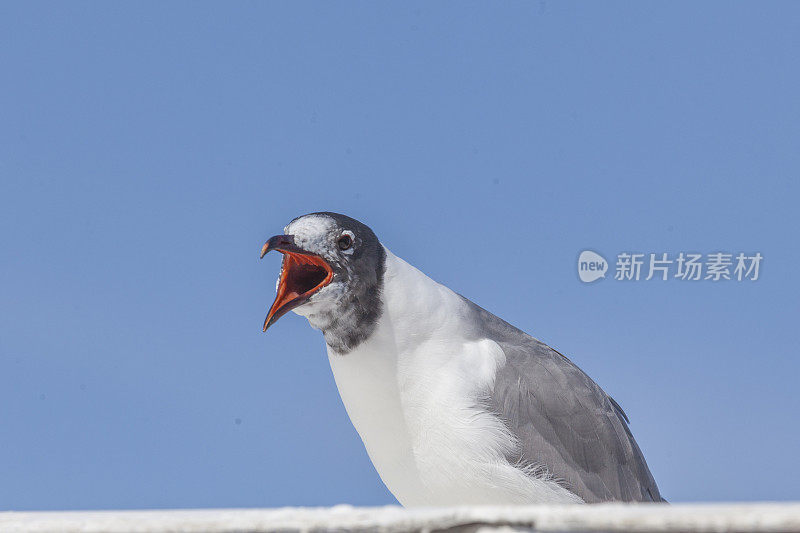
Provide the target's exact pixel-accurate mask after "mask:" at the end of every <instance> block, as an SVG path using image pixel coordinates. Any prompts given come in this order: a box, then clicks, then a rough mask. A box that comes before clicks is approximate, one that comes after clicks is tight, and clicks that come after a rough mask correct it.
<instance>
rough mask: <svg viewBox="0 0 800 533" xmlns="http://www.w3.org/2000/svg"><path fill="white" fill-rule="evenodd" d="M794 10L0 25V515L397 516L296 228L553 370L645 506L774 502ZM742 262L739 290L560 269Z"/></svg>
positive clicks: (132, 10) (177, 18) (181, 17)
mask: <svg viewBox="0 0 800 533" xmlns="http://www.w3.org/2000/svg"><path fill="white" fill-rule="evenodd" d="M798 28H800V4H798V3H796V2H794V3H792V2H785V3H777V2H771V3H763V2H753V3H744V2H736V3H730V2H703V3H699V4H698V3H695V2H685V3H669V4H667V3H664V4H654V3H640V2H626V3H588V2H587V3H582V4H575V3H561V2H507V3H489V2H486V3H469V2H458V3H456V2H452V3H434V4H431V3H428V2H419V3H411V2H403V3H399V2H396V3H371V2H362V3H331V2H319V3H302V2H283V3H277V2H273V3H264V2H247V3H244V2H239V3H224V4H223V3H218V4H210V3H198V2H169V3H166V4H164V3H155V2H152V3H139V2H128V3H125V4H123V3H118V2H115V3H101V2H93V3H80V2H78V3H75V2H72V3H40V2H18V3H12V2H3V3H2V4H0V79H1V80H2V95H1V96H0V179H1V180H2V188H0V223H1V224H0V237H1V238H2V247H0V250H2V251H0V254H2V261H1V262H0V275H2V284H0V294H1V295H2V305H0V432H1V433H0V509H76V508H142V507H159V508H160V507H214V506H279V505H328V504H335V503H339V502H349V503H354V504H362V505H373V504H385V503H392V502H394V499H393V497H392V496H391V494H390V493H389V492H388V491H387V490H386V489H385V488H384V487H383V485H382V483H381V481H380V479H379V478H378V476H377V474H376V473H375V472H374V470H373V468H372V466H371V464H370V462H369V459H368V457H367V455H366V453H365V452H364V450H363V447H362V445H361V442H360V440H359V438H358V435H357V434H356V433H355V431H354V430H353V428H352V427H351V425H350V422H349V420H348V418H347V415H346V413H345V411H344V409H343V407H342V405H341V402H340V400H339V397H338V393H337V390H336V387H335V385H334V383H333V380H332V377H331V374H330V369H329V367H328V362H327V358H326V355H325V349H324V343H323V340H322V337H321V335H320V334H319V332H317V331H315V330H312V329H311V328H310V327H309V326H308V324H307V323H306V322H305V320H304V319H301V318H300V317H297V316H296V315H294V314H290V315H287V316H286V317H285V318H283V319H282V320H281V321H280V322H278V324H277V325H276V326H275V327H274V328H273V329H271V330H270V331H269V333H267V334H262V333H261V323H262V320H263V318H264V315H265V314H266V310H267V307H268V305H269V304H270V303H271V301H272V298H273V291H274V283H275V278H276V276H277V270H278V266H279V261H280V258H279V257H271V256H270V257H268V258H266V259H265V260H264V261H261V262H259V261H258V252H259V249H260V247H261V244H262V243H263V242H264V240H265V239H266V238H267V237H269V236H271V235H273V234H275V233H279V232H281V230H282V228H283V226H284V224H285V223H286V222H287V221H288V220H290V219H291V218H292V217H294V216H296V215H299V214H302V213H306V212H310V211H317V210H332V211H338V212H342V213H346V214H349V215H351V216H354V217H356V218H358V219H360V220H362V221H364V222H365V223H367V224H368V225H370V226H371V227H372V228H373V229H374V230H375V232H376V233H377V234H378V235H379V237H380V238H381V239H382V241H383V242H384V243H385V244H386V245H387V246H388V247H389V248H390V249H392V251H394V252H395V253H396V254H398V255H400V256H401V257H404V258H405V259H407V260H408V261H410V262H411V263H412V264H414V265H416V266H417V267H419V268H420V269H422V270H423V271H424V272H426V273H428V274H429V275H430V276H432V277H433V278H434V279H437V280H439V281H441V282H444V283H445V284H447V285H448V286H450V287H451V288H453V289H455V290H457V291H459V292H461V293H462V294H464V295H466V296H468V297H469V298H471V299H473V300H474V301H475V302H477V303H479V304H480V305H482V306H484V307H486V308H488V309H490V310H491V311H493V312H495V313H496V314H498V315H499V316H501V317H503V318H505V319H507V320H508V321H510V322H511V323H513V324H515V325H517V326H519V327H521V328H523V329H524V330H526V331H528V332H529V333H531V334H533V335H535V336H537V337H539V338H540V339H542V340H544V341H546V342H548V343H550V344H551V345H553V346H554V347H556V348H558V349H559V350H561V351H562V352H564V353H565V354H567V355H568V356H570V357H571V358H572V359H573V360H574V361H576V362H577V363H578V364H579V365H580V366H581V367H582V368H584V369H585V370H586V371H587V372H588V373H589V374H590V375H591V376H592V377H593V378H594V379H595V380H597V381H598V382H599V383H600V384H601V385H602V386H603V387H604V388H605V389H606V390H607V391H608V392H609V393H610V394H612V395H613V396H614V397H615V398H616V399H617V400H618V401H619V403H620V404H622V406H623V407H624V408H625V409H626V410H627V412H628V414H629V416H630V418H631V421H632V425H631V427H632V430H633V432H634V434H635V435H636V437H637V439H638V441H639V443H640V445H641V447H642V449H643V450H644V452H645V455H646V457H647V459H648V462H649V464H650V467H651V469H652V471H653V473H654V475H655V477H656V479H657V480H658V482H659V485H660V487H661V489H662V492H663V494H664V495H665V496H666V497H667V498H668V499H670V500H672V501H701V500H702V501H705V500H771V499H776V500H784V499H798V498H800V464H799V463H800V461H798V457H797V452H798V449H800V426H799V425H798V412H800V401H799V399H798V398H799V397H800V393H798V374H800V362H799V361H798V358H797V349H798V348H797V330H798V302H800V290H799V289H800V282H798V275H797V272H798V265H800V253H799V252H798V241H799V240H800V239H799V238H800V235H798V228H799V227H800V224H798V215H797V205H798V200H800V194H799V193H800V186H799V185H798V177H799V176H798V175H799V174H800V98H798V95H800V61H798V57H799V56H798V52H799V51H800V31H798ZM585 248H591V249H595V250H597V251H599V252H601V253H604V254H605V255H606V256H607V257H608V256H613V255H615V254H616V253H617V252H620V251H623V250H637V251H643V252H670V253H674V252H678V251H682V250H696V251H700V252H703V253H710V252H714V251H717V250H728V251H732V252H738V251H747V252H754V251H760V252H761V253H762V254H763V255H764V257H765V259H764V263H763V265H762V272H761V279H760V280H759V281H757V282H754V283H752V282H751V283H735V282H727V283H720V284H713V283H711V282H701V283H696V284H690V283H685V282H683V283H681V282H679V281H671V282H666V283H662V282H649V283H647V282H643V281H642V282H638V283H627V284H626V283H623V282H616V281H614V280H612V279H606V280H603V281H599V282H597V283H595V284H591V285H585V284H582V283H580V281H579V280H578V277H577V274H576V267H575V260H576V257H577V254H578V253H579V252H580V251H581V250H583V249H585Z"/></svg>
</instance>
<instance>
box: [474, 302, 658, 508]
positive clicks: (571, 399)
mask: <svg viewBox="0 0 800 533" xmlns="http://www.w3.org/2000/svg"><path fill="white" fill-rule="evenodd" d="M470 305H471V306H473V310H474V311H475V312H476V314H477V316H476V317H475V318H476V319H477V321H478V323H480V324H481V326H480V329H481V330H482V331H480V333H481V334H482V335H483V336H486V337H488V338H490V339H492V340H494V341H496V342H497V343H498V344H499V345H500V347H501V348H502V349H503V352H505V355H506V364H505V365H504V366H503V367H502V368H501V369H499V370H498V373H497V376H496V378H495V387H494V391H493V392H492V394H491V398H490V405H491V407H492V408H493V409H494V410H495V411H496V412H497V413H498V414H499V415H500V417H501V418H502V419H503V421H504V422H505V423H506V424H507V426H508V428H509V429H510V430H511V432H512V433H513V434H514V435H515V436H516V437H517V438H518V439H519V441H520V444H521V446H520V450H519V451H518V453H517V454H516V456H513V457H509V460H510V461H512V462H516V463H519V464H521V465H526V466H527V465H529V466H531V467H533V468H534V469H541V468H542V467H544V468H546V469H547V472H548V473H549V474H550V475H551V476H553V478H555V479H556V480H558V481H559V482H561V483H563V485H564V486H565V488H567V489H569V490H570V491H572V492H574V493H576V494H577V495H579V496H580V497H581V498H583V500H584V501H586V502H587V503H593V502H602V501H654V502H660V501H666V500H664V499H663V498H662V497H661V495H660V493H659V491H658V487H657V486H656V482H655V480H654V479H653V476H652V474H651V473H650V469H649V468H648V467H647V463H646V462H645V460H644V456H643V455H642V452H641V450H640V449H639V446H638V445H637V444H636V441H635V440H634V438H633V435H632V434H631V432H630V429H629V428H628V424H627V417H626V416H625V413H624V412H623V411H622V408H620V407H619V405H618V404H617V403H616V402H615V401H614V400H613V399H612V398H611V397H610V396H608V395H607V394H606V393H605V392H604V391H603V389H601V388H600V386H598V385H597V384H596V383H595V382H594V381H592V379H591V378H590V377H589V376H587V375H586V374H585V373H583V371H581V369H579V368H578V367H577V366H575V364H573V363H572V361H570V360H569V359H567V358H566V357H564V356H563V355H561V354H560V353H559V352H557V351H556V350H554V349H552V348H550V347H549V346H547V345H546V344H544V343H542V342H540V341H538V340H537V339H534V338H533V337H531V336H529V335H527V334H525V333H524V332H522V331H520V330H518V329H516V328H514V327H513V326H511V325H509V324H507V323H506V322H504V321H502V320H501V319H499V318H497V317H496V316H494V315H492V314H491V313H489V312H488V311H486V310H484V309H482V308H480V307H478V306H477V305H475V304H473V303H472V302H470ZM476 333H477V332H476Z"/></svg>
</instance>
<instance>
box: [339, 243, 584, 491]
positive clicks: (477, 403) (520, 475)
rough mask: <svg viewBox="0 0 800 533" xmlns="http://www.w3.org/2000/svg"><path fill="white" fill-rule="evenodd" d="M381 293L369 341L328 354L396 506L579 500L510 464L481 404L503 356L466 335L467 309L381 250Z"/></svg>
mask: <svg viewBox="0 0 800 533" xmlns="http://www.w3.org/2000/svg"><path fill="white" fill-rule="evenodd" d="M382 294H383V296H384V298H383V301H384V308H383V311H382V313H381V318H380V319H379V321H378V326H377V328H376V330H375V332H374V333H373V335H372V336H371V337H370V338H369V339H368V340H367V341H365V342H363V343H362V344H361V345H359V346H358V347H357V348H355V349H354V350H353V351H351V352H349V353H348V354H347V355H346V356H342V355H340V354H338V353H336V352H335V351H334V350H332V349H331V348H328V357H329V359H330V364H331V369H332V370H333V375H334V377H335V379H336V385H337V387H338V388H339V393H340V394H341V397H342V401H343V402H344V405H345V407H346V409H347V413H348V415H349V416H350V420H351V421H352V422H353V425H354V426H355V428H356V430H357V431H358V433H359V435H361V439H362V440H363V441H364V445H365V447H366V449H367V453H368V454H369V457H370V459H371V460H372V463H373V464H374V465H375V468H376V469H377V470H378V473H379V474H380V476H381V479H383V481H384V483H385V484H386V486H387V487H388V488H389V490H390V491H392V493H393V494H394V495H395V496H396V497H397V499H398V500H399V501H400V503H402V504H403V505H406V506H409V505H455V504H491V503H494V504H507V503H517V504H520V503H527V502H548V503H561V502H576V501H582V500H581V499H580V498H579V497H577V495H575V494H573V493H571V492H569V491H568V490H566V489H565V488H563V487H562V486H560V485H559V484H558V483H556V482H555V481H551V480H548V479H546V478H538V477H536V476H533V475H527V474H526V473H525V472H524V471H523V470H522V469H520V468H518V467H517V466H516V465H512V464H511V463H510V462H509V461H508V459H507V456H509V455H510V454H512V453H513V452H514V449H513V448H511V447H510V446H509V445H508V443H510V442H511V440H512V439H511V434H510V432H509V431H508V429H507V428H506V427H505V426H504V425H503V423H502V421H501V420H500V419H499V417H497V416H495V415H494V414H492V413H490V407H489V405H488V402H487V398H488V397H489V395H490V394H491V391H492V387H493V383H494V379H495V376H496V374H497V369H498V368H499V367H501V366H503V365H505V364H506V361H505V355H504V353H503V351H502V349H501V348H500V346H499V345H498V344H497V343H496V342H495V341H493V340H490V339H487V338H483V339H481V338H471V336H470V335H469V334H468V332H465V331H464V325H463V323H462V320H463V319H464V318H465V317H466V316H468V315H469V314H470V312H471V307H470V306H469V305H468V303H467V302H466V301H465V300H464V299H463V298H461V297H460V296H459V295H458V294H456V293H454V292H453V291H451V290H450V289H448V288H447V287H445V286H443V285H440V284H438V283H436V282H435V281H433V280H432V279H430V278H429V277H427V276H425V275H424V274H422V273H421V272H420V271H419V270H417V269H416V268H414V267H412V266H411V265H409V264H408V263H406V262H405V261H403V260H402V259H399V258H397V257H395V256H394V255H393V254H392V253H391V252H388V250H387V254H386V273H385V277H384V289H383V293H382ZM420 326H422V327H420ZM465 333H467V335H465Z"/></svg>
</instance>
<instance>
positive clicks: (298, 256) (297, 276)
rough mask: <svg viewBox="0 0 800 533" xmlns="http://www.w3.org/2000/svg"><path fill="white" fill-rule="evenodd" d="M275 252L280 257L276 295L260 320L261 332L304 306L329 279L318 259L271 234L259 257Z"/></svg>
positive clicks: (326, 266) (330, 274)
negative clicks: (261, 321) (265, 316)
mask: <svg viewBox="0 0 800 533" xmlns="http://www.w3.org/2000/svg"><path fill="white" fill-rule="evenodd" d="M272 250H277V251H279V252H280V253H282V254H283V265H282V267H281V278H280V282H279V283H278V294H277V295H276V296H275V301H274V302H273V303H272V307H270V309H269V313H267V318H266V320H264V331H267V328H268V327H270V326H271V325H272V324H274V323H275V322H276V321H277V320H278V319H279V318H280V317H282V316H283V315H285V314H286V313H288V312H289V311H291V310H292V309H294V308H295V307H297V306H299V305H301V304H303V303H305V302H306V301H307V300H308V299H309V298H310V297H311V296H312V295H313V294H314V293H316V292H317V291H319V290H320V289H321V288H322V287H324V286H325V285H327V284H328V283H330V282H331V279H333V269H332V268H331V266H330V265H329V264H328V263H327V261H325V260H324V259H323V258H322V257H320V256H318V255H317V254H314V253H311V252H308V251H306V250H303V249H302V248H300V247H298V246H297V245H295V243H294V237H293V236H292V235H275V236H274V237H272V238H271V239H270V240H268V241H267V242H266V243H265V244H264V247H263V248H261V257H264V256H265V255H266V254H267V252H270V251H272Z"/></svg>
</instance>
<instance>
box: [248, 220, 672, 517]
mask: <svg viewBox="0 0 800 533" xmlns="http://www.w3.org/2000/svg"><path fill="white" fill-rule="evenodd" d="M272 250H276V251H278V252H280V253H282V254H283V261H282V267H281V271H280V277H279V279H278V282H277V295H276V297H275V301H274V303H273V304H272V306H271V307H270V309H269V312H268V314H267V318H266V320H265V321H264V331H266V330H267V328H269V327H270V326H271V325H272V324H274V323H275V321H276V320H278V319H279V318H280V317H281V316H283V315H284V314H286V313H287V312H288V311H294V312H295V313H297V314H299V315H301V316H304V317H306V318H307V319H308V322H309V323H310V325H311V326H312V327H313V328H316V329H319V330H321V331H322V334H323V335H324V338H325V343H326V345H327V351H328V360H329V362H330V366H331V370H332V372H333V376H334V379H335V380H336V386H337V388H338V389H339V394H340V396H341V398H342V402H343V403H344V406H345V408H346V410H347V414H348V415H349V417H350V420H351V421H352V423H353V426H354V427H355V429H356V431H357V432H358V434H359V435H360V436H361V440H362V441H363V443H364V446H365V448H366V450H367V453H368V454H369V457H370V459H371V461H372V463H373V465H374V466H375V469H376V470H377V472H378V474H379V475H380V477H381V479H382V480H383V482H384V484H385V485H386V487H387V488H388V489H389V490H390V491H391V492H392V494H393V495H394V496H395V497H396V498H397V500H398V501H399V502H400V503H401V504H402V505H403V506H405V507H415V506H434V505H481V504H495V505H507V504H535V503H544V504H562V503H596V502H605V501H626V502H662V501H666V500H664V499H663V498H662V497H661V495H660V493H659V491H658V487H657V486H656V482H655V480H654V479H653V476H652V474H651V473H650V470H649V469H648V467H647V463H646V462H645V459H644V456H643V455H642V452H641V450H640V449H639V446H638V445H637V444H636V441H635V440H634V438H633V435H632V434H631V431H630V429H629V428H628V418H627V416H626V415H625V413H624V412H623V410H622V408H621V407H620V406H619V405H618V404H617V402H615V401H614V400H613V399H612V398H611V397H610V396H609V395H608V394H606V393H605V392H604V391H603V389H601V388H600V386H599V385H597V384H596V383H595V382H594V381H592V379H591V378H590V377H589V376H587V375H586V374H585V373H584V372H583V371H581V369H580V368H578V367H577V366H576V365H575V364H574V363H573V362H572V361H570V360H569V359H567V358H566V357H565V356H564V355H562V354H561V353H559V352H558V351H557V350H555V349H553V348H551V347H549V346H547V345H546V344H544V343H543V342H541V341H539V340H537V339H535V338H533V337H531V336H530V335H528V334H526V333H524V332H523V331H521V330H519V329H517V328H515V327H514V326H511V325H510V324H508V323H507V322H505V321H503V320H502V319H500V318H498V317H496V316H495V315H493V314H491V313H490V312H488V311H486V310H484V309H483V308H481V307H479V306H478V305H476V304H474V303H473V302H471V301H470V300H468V299H467V298H465V297H463V296H461V295H460V294H458V293H456V292H454V291H452V290H451V289H449V288H447V287H445V286H444V285H442V284H440V283H437V282H436V281H434V280H432V279H431V278H429V277H428V276H426V275H425V274H423V273H422V272H420V271H419V270H417V269H416V268H414V267H413V266H411V265H410V264H408V263H407V262H405V261H404V260H402V259H400V258H399V257H397V256H395V255H394V254H392V252H390V251H389V250H388V249H387V248H386V247H385V246H383V244H381V242H380V241H379V240H378V238H377V237H376V236H375V234H374V233H373V232H372V230H371V229H370V228H369V227H367V226H366V225H364V224H362V223H361V222H359V221H357V220H355V219H353V218H350V217H348V216H345V215H341V214H337V213H329V212H320V213H311V214H308V215H303V216H300V217H298V218H295V219H294V220H292V221H291V222H290V223H289V225H287V226H286V227H285V228H284V234H282V235H276V236H274V237H272V238H270V239H269V240H268V241H267V242H266V243H265V244H264V246H263V248H262V249H261V257H262V258H263V257H264V255H265V254H266V253H267V252H269V251H272Z"/></svg>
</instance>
